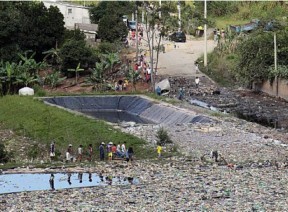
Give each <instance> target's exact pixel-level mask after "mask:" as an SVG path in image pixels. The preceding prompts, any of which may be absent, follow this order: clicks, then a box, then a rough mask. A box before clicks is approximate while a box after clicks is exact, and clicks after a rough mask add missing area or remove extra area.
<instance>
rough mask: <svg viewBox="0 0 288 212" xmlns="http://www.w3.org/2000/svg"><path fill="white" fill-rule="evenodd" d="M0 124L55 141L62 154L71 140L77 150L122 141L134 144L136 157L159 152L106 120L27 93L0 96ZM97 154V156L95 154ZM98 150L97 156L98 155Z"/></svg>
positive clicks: (41, 138) (28, 135)
mask: <svg viewBox="0 0 288 212" xmlns="http://www.w3.org/2000/svg"><path fill="white" fill-rule="evenodd" d="M0 108H1V110H0V123H1V126H2V127H3V126H5V128H7V129H11V130H13V131H15V132H16V133H17V134H19V135H23V136H26V137H30V138H32V139H34V140H36V141H38V142H39V143H41V144H46V145H47V149H45V150H43V151H47V154H48V151H49V144H50V142H51V140H52V139H55V140H56V150H58V151H60V152H61V153H62V156H63V154H64V153H65V151H66V148H67V146H68V145H69V144H70V143H71V144H72V145H73V147H74V149H75V150H76V147H78V146H79V145H80V144H82V145H83V146H84V148H85V147H87V146H88V145H89V144H90V143H91V144H92V145H93V147H94V151H96V150H97V151H98V146H99V145H100V143H101V142H105V143H107V142H110V141H112V142H113V143H116V144H118V143H123V142H124V141H125V142H126V146H127V147H129V146H133V148H134V151H135V155H136V157H137V158H139V159H140V158H151V157H155V156H156V152H155V151H154V150H151V149H150V148H148V147H147V146H145V144H146V142H145V141H144V140H142V139H139V138H137V137H135V136H133V135H130V134H126V133H122V132H120V130H117V129H114V128H113V127H112V126H111V125H109V124H107V123H106V122H104V121H99V120H94V119H89V118H87V117H85V116H81V115H75V114H72V113H69V112H67V111H65V110H62V109H59V108H57V107H52V106H48V105H46V104H44V103H43V102H42V101H41V100H38V99H34V98H32V97H26V96H25V97H24V96H16V95H15V96H4V97H2V98H0ZM95 155H96V156H95ZM98 155H99V154H98V152H96V153H94V157H96V158H98Z"/></svg>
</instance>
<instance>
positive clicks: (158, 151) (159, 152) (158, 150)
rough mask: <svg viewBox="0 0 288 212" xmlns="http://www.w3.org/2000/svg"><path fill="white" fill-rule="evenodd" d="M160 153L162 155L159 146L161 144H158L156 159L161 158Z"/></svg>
mask: <svg viewBox="0 0 288 212" xmlns="http://www.w3.org/2000/svg"><path fill="white" fill-rule="evenodd" d="M161 153H162V146H161V144H158V146H157V154H158V158H160V157H161Z"/></svg>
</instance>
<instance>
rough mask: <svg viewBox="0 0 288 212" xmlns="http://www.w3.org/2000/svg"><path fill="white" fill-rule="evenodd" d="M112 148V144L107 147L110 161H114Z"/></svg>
mask: <svg viewBox="0 0 288 212" xmlns="http://www.w3.org/2000/svg"><path fill="white" fill-rule="evenodd" d="M112 146H113V143H112V142H109V143H108V145H107V153H108V160H110V161H112V157H113V153H112Z"/></svg>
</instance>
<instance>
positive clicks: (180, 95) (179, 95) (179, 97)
mask: <svg viewBox="0 0 288 212" xmlns="http://www.w3.org/2000/svg"><path fill="white" fill-rule="evenodd" d="M183 98H184V89H183V88H180V89H179V94H178V99H179V100H183Z"/></svg>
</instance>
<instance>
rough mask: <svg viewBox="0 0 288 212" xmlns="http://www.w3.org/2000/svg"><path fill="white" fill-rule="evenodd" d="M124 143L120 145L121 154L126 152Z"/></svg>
mask: <svg viewBox="0 0 288 212" xmlns="http://www.w3.org/2000/svg"><path fill="white" fill-rule="evenodd" d="M125 144H126V142H124V143H123V144H122V145H121V151H122V152H123V153H125V152H126V145H125Z"/></svg>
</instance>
